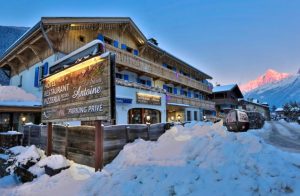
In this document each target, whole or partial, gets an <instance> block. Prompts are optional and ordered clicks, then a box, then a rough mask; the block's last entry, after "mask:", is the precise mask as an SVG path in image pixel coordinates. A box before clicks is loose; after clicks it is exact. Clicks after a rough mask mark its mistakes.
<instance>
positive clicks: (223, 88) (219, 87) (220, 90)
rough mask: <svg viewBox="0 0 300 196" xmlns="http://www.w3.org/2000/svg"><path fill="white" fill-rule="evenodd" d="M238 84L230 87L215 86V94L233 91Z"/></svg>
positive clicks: (229, 85)
mask: <svg viewBox="0 0 300 196" xmlns="http://www.w3.org/2000/svg"><path fill="white" fill-rule="evenodd" d="M235 86H236V84H228V85H223V86H215V87H214V88H213V90H212V92H213V93H218V92H224V91H230V90H232V89H233V88H234V87H235Z"/></svg>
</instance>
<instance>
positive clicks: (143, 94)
mask: <svg viewBox="0 0 300 196" xmlns="http://www.w3.org/2000/svg"><path fill="white" fill-rule="evenodd" d="M137 94H138V95H139V96H145V97H155V98H160V96H159V95H150V94H145V93H137Z"/></svg>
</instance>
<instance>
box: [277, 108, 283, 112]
mask: <svg viewBox="0 0 300 196" xmlns="http://www.w3.org/2000/svg"><path fill="white" fill-rule="evenodd" d="M282 111H283V108H277V109H276V110H275V112H282Z"/></svg>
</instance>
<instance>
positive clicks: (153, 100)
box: [136, 93, 161, 105]
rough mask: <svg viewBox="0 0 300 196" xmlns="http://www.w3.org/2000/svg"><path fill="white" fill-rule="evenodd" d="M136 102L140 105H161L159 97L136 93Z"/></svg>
mask: <svg viewBox="0 0 300 196" xmlns="http://www.w3.org/2000/svg"><path fill="white" fill-rule="evenodd" d="M136 102H137V103H140V104H149V105H161V96H159V95H151V94H145V93H136Z"/></svg>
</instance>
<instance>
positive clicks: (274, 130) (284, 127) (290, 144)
mask: <svg viewBox="0 0 300 196" xmlns="http://www.w3.org/2000/svg"><path fill="white" fill-rule="evenodd" d="M269 123H270V125H271V131H270V132H268V133H267V134H266V135H263V137H264V139H265V140H266V142H268V143H270V144H272V145H274V146H277V147H280V148H282V149H285V150H288V151H293V152H299V153H300V126H298V125H296V124H295V125H293V124H287V123H284V122H280V121H271V122H269Z"/></svg>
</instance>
